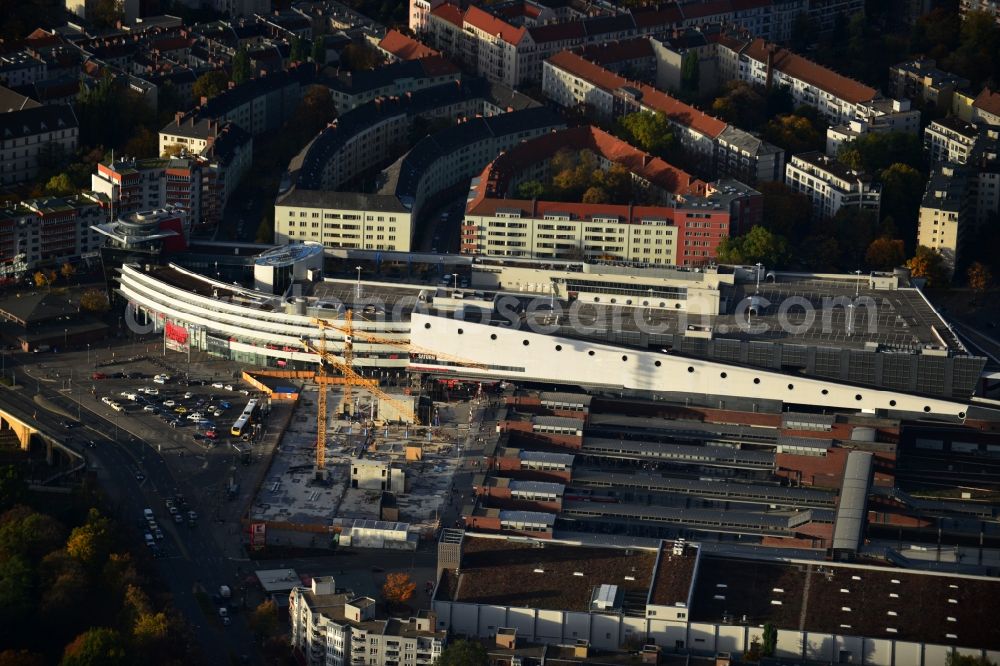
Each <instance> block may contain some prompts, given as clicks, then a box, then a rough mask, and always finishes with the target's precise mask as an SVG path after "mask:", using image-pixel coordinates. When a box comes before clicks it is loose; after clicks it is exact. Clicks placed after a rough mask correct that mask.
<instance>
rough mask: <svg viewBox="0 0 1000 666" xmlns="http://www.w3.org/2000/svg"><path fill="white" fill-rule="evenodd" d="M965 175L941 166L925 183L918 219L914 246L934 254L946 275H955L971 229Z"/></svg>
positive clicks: (955, 168) (953, 167) (959, 169)
mask: <svg viewBox="0 0 1000 666" xmlns="http://www.w3.org/2000/svg"><path fill="white" fill-rule="evenodd" d="M970 189H971V183H970V178H969V175H968V172H967V171H966V170H965V169H964V168H963V167H960V166H958V165H954V164H941V165H938V166H936V167H935V168H934V170H933V171H932V172H931V175H930V178H929V179H928V180H927V190H926V191H925V192H924V198H923V199H922V200H921V202H920V212H919V214H918V217H917V244H918V245H924V246H926V247H929V248H931V249H932V250H937V251H938V252H940V253H941V256H942V257H943V258H944V265H945V267H946V268H947V270H948V272H949V274H951V273H954V271H955V266H956V265H957V263H958V259H959V255H960V254H961V251H962V250H963V249H964V246H965V244H966V243H967V241H968V238H969V235H970V234H969V231H970V229H971V227H972V213H971V206H970V200H969V191H970Z"/></svg>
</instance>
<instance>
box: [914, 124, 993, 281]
mask: <svg viewBox="0 0 1000 666" xmlns="http://www.w3.org/2000/svg"><path fill="white" fill-rule="evenodd" d="M928 129H930V128H928ZM978 129H979V131H978V134H977V136H976V138H975V142H974V144H973V145H972V147H971V149H969V150H968V152H967V158H966V159H965V161H964V162H961V163H959V162H949V161H941V162H939V163H938V164H936V165H935V167H934V169H933V171H932V172H931V176H930V179H929V180H928V182H927V189H926V190H925V192H924V198H923V200H922V201H921V204H920V215H919V220H918V223H919V224H918V229H917V243H919V244H920V245H926V246H927V247H930V248H934V249H936V250H938V251H939V252H941V254H942V256H943V257H944V259H945V264H946V266H947V267H948V270H949V271H951V272H954V271H956V270H963V269H964V266H965V264H966V260H965V256H967V253H968V248H969V247H970V244H971V243H974V242H975V240H976V237H977V234H978V232H979V230H980V229H982V228H983V227H984V226H985V225H987V224H989V223H991V221H992V220H994V219H995V217H996V215H997V214H1000V131H997V130H994V129H992V128H978ZM952 143H953V144H955V145H956V146H959V147H960V148H961V150H959V148H958V147H956V148H942V149H941V153H940V154H945V151H946V150H951V151H952V153H953V154H957V155H960V156H961V155H964V154H965V152H964V151H965V146H964V145H961V144H959V142H958V141H957V140H953V141H952Z"/></svg>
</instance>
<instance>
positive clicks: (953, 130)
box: [924, 116, 981, 164]
mask: <svg viewBox="0 0 1000 666" xmlns="http://www.w3.org/2000/svg"><path fill="white" fill-rule="evenodd" d="M980 134H981V133H980V131H979V129H978V128H977V127H976V126H975V125H973V124H972V123H967V122H965V121H963V120H959V119H958V118H955V117H954V116H946V117H944V118H939V119H937V120H932V121H931V123H930V125H928V126H927V127H926V128H924V148H926V149H927V153H928V154H929V155H930V159H931V162H932V163H937V162H953V163H954V164H965V163H966V162H968V161H969V155H970V154H971V153H972V150H973V148H974V147H975V145H976V141H977V139H978V138H979V136H980Z"/></svg>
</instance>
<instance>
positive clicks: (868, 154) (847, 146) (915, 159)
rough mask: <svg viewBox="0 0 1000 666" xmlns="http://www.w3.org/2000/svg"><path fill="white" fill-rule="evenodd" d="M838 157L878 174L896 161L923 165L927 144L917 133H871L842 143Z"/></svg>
mask: <svg viewBox="0 0 1000 666" xmlns="http://www.w3.org/2000/svg"><path fill="white" fill-rule="evenodd" d="M837 157H838V158H839V159H840V161H842V162H844V163H845V164H847V166H849V167H851V168H852V169H857V170H859V171H864V172H866V173H869V174H878V173H880V172H881V171H882V170H883V169H887V168H889V166H890V165H893V164H896V163H897V162H899V163H902V164H906V165H908V166H910V167H913V168H920V167H922V165H923V161H924V146H923V143H922V142H921V140H920V137H919V136H917V135H915V134H907V133H906V132H870V133H868V134H864V135H862V136H860V137H858V138H857V139H854V140H852V141H846V142H844V143H843V144H841V146H840V148H839V149H838V150H837Z"/></svg>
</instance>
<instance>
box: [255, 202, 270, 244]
mask: <svg viewBox="0 0 1000 666" xmlns="http://www.w3.org/2000/svg"><path fill="white" fill-rule="evenodd" d="M272 210H273V209H272ZM254 242H256V243H273V242H274V213H273V212H271V211H268V214H266V215H265V216H264V217H263V218H261V221H260V224H259V225H257V235H256V236H254Z"/></svg>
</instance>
